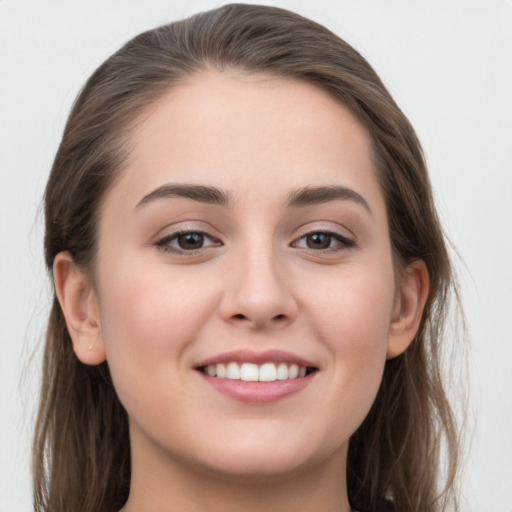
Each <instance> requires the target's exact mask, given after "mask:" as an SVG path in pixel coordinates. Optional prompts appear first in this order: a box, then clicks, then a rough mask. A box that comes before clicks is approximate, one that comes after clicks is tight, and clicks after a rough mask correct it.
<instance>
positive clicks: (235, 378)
mask: <svg viewBox="0 0 512 512" xmlns="http://www.w3.org/2000/svg"><path fill="white" fill-rule="evenodd" d="M195 370H197V372H198V373H199V374H200V375H201V376H202V378H203V379H204V380H205V382H206V383H207V384H209V385H210V386H211V387H212V388H213V389H214V390H216V391H218V392H220V393H221V394H223V395H225V396H227V397H229V398H232V399H234V400H238V401H241V402H246V403H254V404H258V403H259V404H262V403H270V402H276V401H278V400H281V399H283V398H285V397H287V396H290V395H294V394H296V393H299V392H300V391H301V390H303V389H304V388H306V387H307V386H309V385H310V383H311V382H312V381H314V380H316V379H315V378H314V377H315V374H316V373H318V372H319V370H320V368H319V367H317V366H315V364H314V363H312V362H310V361H307V360H305V359H303V358H301V357H299V356H297V355H295V354H291V353H289V352H283V351H281V350H267V351H265V352H253V351H251V350H236V351H232V352H226V353H223V354H219V355H218V356H215V357H212V358H210V359H207V360H205V361H202V362H200V363H199V364H198V365H197V366H195Z"/></svg>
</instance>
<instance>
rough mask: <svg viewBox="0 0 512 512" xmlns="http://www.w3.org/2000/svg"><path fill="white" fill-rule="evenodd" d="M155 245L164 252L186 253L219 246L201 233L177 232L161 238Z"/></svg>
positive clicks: (205, 234) (212, 239) (216, 241)
mask: <svg viewBox="0 0 512 512" xmlns="http://www.w3.org/2000/svg"><path fill="white" fill-rule="evenodd" d="M156 245H157V247H159V248H161V249H162V250H163V251H166V252H174V253H186V252H194V251H198V250H200V249H205V248H206V247H211V246H214V245H220V242H219V241H218V240H215V239H214V238H212V237H211V236H209V235H208V234H207V233H203V232H202V231H179V232H177V233H172V234H170V235H168V236H166V237H164V238H162V239H161V240H159V241H158V242H156Z"/></svg>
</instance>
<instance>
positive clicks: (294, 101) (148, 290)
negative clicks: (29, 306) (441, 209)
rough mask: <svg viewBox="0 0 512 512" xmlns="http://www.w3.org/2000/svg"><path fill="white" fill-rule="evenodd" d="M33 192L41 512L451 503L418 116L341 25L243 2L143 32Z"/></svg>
mask: <svg viewBox="0 0 512 512" xmlns="http://www.w3.org/2000/svg"><path fill="white" fill-rule="evenodd" d="M45 204H46V210H45V213H46V237H45V251H46V263H47V266H48V268H49V269H50V270H53V276H54V282H55V299H54V305H53V310H52V313H51V318H50V323H49V327H48V334H47V347H46V353H45V364H44V368H45V373H44V384H43V393H42V400H41V405H40V413H39V419H38V427H37V432H36V439H35V449H34V450H35V465H34V468H35V503H36V509H37V510H52V511H57V510H66V511H75V510H76V511H79V510H80V511H91V510H98V511H99V510H102V511H103V510H123V511H125V512H130V511H134V510H151V511H160V510H161V511H166V510H204V509H206V508H208V509H210V510H217V509H219V510H220V509H222V510H253V509H254V510H255V509H256V508H258V509H261V508H262V507H263V508H264V509H266V510H279V511H286V510H292V509H293V510H297V509H300V510H306V511H307V510H322V511H326V510H333V511H334V510H336V511H338V510H342V511H345V512H346V511H348V510H350V509H351V508H352V509H353V510H358V511H382V510H399V511H420V510H421V511H422V512H423V511H437V510H443V507H446V506H447V505H448V504H449V503H450V500H452V498H453V495H452V494H453V493H452V486H453V482H454V477H455V473H456V455H457V448H456V435H455V427H454V423H453V419H452V413H451V410H450V408H449V405H448V403H447V400H446V397H445V393H444V391H443V386H442V382H441V378H440V371H439V366H440V361H439V357H438V347H439V343H440V340H441V335H442V331H443V321H444V316H445V314H446V306H447V301H448V298H449V296H450V293H451V291H452V288H453V279H452V275H451V269H450V262H449V259H448V256H447V252H446V248H445V244H444V240H443V235H442V231H441V229H440V226H439V221H438V219H437V215H436V212H435V208H434V206H433V202H432V197H431V190H430V184H429V180H428V176H427V173H426V170H425V165H424V161H423V158H422V153H421V149H420V146H419V143H418V141H417V139H416V136H415V134H414V131H413V129H412V127H411V126H410V124H409V123H408V121H407V119H406V118H405V117H404V115H403V114H402V112H401V111H400V110H399V109H398V107H397V106H396V104H395V103H394V101H393V100H392V98H391V97H390V96H389V94H388V92H387V91H386V90H385V88H384V86H383V85H382V83H381V81H380V80H379V78H378V77H377V76H376V74H375V72H374V71H373V70H372V69H371V67H370V66H369V65H368V63H367V62H366V61H365V60H364V59H363V58H362V57H361V56H360V55H359V54H358V53H357V52H356V51H355V50H354V49H352V48H351V47H350V46H348V45H347V44H346V43H345V42H343V41H342V40H340V39H339V38H337V37H336V36H335V35H333V34H332V33H330V32H329V31H328V30H327V29H325V28H323V27H321V26H319V25H317V24H315V23H313V22H311V21H309V20H306V19H304V18H302V17H300V16H298V15H295V14H293V13H290V12H287V11H284V10H280V9H276V8H269V7H264V6H247V5H229V6H225V7H223V8H220V9H217V10H214V11H210V12H208V13H204V14H200V15H197V16H195V17H193V18H190V19H187V20H184V21H181V22H177V23H174V24H170V25H166V26H163V27H160V28H158V29H155V30H153V31H149V32H147V33H144V34H141V35H140V36H137V37H136V38H134V39H133V40H132V41H130V42H129V43H127V45H125V46H124V47H123V48H122V49H121V50H119V51H118V52H117V53H116V54H114V55H113V56H112V57H110V58H109V59H108V60H107V61H106V62H105V63H104V64H103V65H102V66H100V68H99V69H98V70H97V71H96V72H95V73H94V74H93V76H92V77H91V78H90V79H89V81H88V82H87V84H86V86H85V88H84V90H83V91H82V92H81V94H80V96H79V98H78V99H77V101H76V104H75V106H74V108H73V110H72V112H71V115H70V117H69V120H68V123H67V126H66V129H65V133H64V137H63V140H62V143H61V146H60V148H59V151H58V153H57V156H56V158H55V162H54V166H53V169H52V173H51V176H50V179H49V182H48V185H47V189H46V196H45ZM442 439H445V440H446V442H447V443H448V444H447V446H448V471H446V472H445V473H446V481H445V484H444V485H440V484H439V482H438V477H439V475H438V471H439V469H440V468H439V448H440V443H441V440H442ZM454 506H456V505H454Z"/></svg>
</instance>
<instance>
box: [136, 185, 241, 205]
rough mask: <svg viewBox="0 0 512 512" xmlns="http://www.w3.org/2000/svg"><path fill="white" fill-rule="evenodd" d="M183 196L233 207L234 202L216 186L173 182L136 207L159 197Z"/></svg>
mask: <svg viewBox="0 0 512 512" xmlns="http://www.w3.org/2000/svg"><path fill="white" fill-rule="evenodd" d="M173 197H181V198H185V199H191V200H192V201H198V202H200V203H207V204H214V205H217V206H224V207H228V208H229V207H231V206H232V204H233V202H232V200H231V198H230V196H229V194H228V193H227V192H223V191H222V190H219V189H218V188H215V187H210V186H206V185H192V184H179V185H178V184H172V183H169V184H167V185H162V186H161V187H158V188H157V189H155V190H153V191H152V192H150V193H149V194H146V195H145V196H144V197H143V198H142V199H141V200H140V201H139V202H138V203H137V206H136V207H135V209H137V208H140V207H141V206H144V205H146V204H148V203H150V202H152V201H156V200H157V199H169V198H173Z"/></svg>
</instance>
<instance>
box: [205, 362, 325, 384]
mask: <svg viewBox="0 0 512 512" xmlns="http://www.w3.org/2000/svg"><path fill="white" fill-rule="evenodd" d="M197 369H198V370H199V371H200V372H201V373H203V374H204V375H207V376H209V377H215V378H217V379H228V380H239V381H244V382H276V381H285V380H294V379H301V378H304V377H306V376H308V375H311V374H312V373H314V372H316V371H318V368H315V367H314V366H305V365H299V364H297V363H289V362H276V361H270V362H266V363H263V364H255V363H250V362H238V361H230V362H228V363H216V364H208V365H204V366H200V367H198V368H197Z"/></svg>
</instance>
